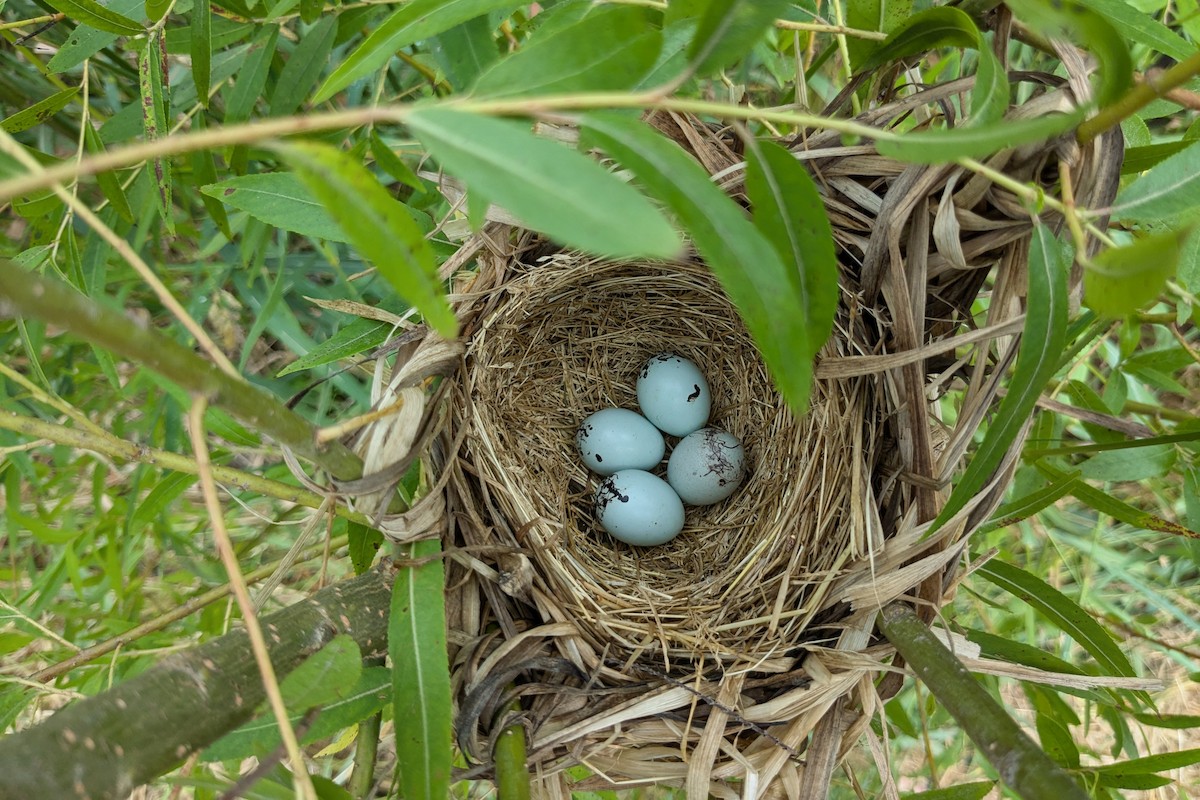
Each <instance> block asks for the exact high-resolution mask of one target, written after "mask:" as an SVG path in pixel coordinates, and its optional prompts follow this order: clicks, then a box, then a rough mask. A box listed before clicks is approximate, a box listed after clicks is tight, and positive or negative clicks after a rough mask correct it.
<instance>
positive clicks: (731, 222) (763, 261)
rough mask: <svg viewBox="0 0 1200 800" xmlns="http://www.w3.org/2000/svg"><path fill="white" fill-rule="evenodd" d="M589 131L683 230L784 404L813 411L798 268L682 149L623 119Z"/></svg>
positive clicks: (595, 118) (586, 124) (593, 121)
mask: <svg viewBox="0 0 1200 800" xmlns="http://www.w3.org/2000/svg"><path fill="white" fill-rule="evenodd" d="M582 127H583V130H584V132H585V134H586V135H587V136H588V137H590V139H591V140H592V141H593V142H596V143H597V144H599V146H600V147H602V148H603V149H605V150H607V151H608V153H609V154H610V155H612V156H614V157H615V158H616V159H617V160H618V161H620V162H621V163H622V164H623V165H624V166H626V167H627V168H629V169H630V170H631V171H632V172H633V173H634V174H635V175H636V176H637V178H638V180H639V181H640V182H641V183H642V184H643V185H644V186H645V187H646V188H647V189H648V190H649V191H650V192H651V194H653V195H654V196H656V197H657V198H658V199H659V200H661V201H662V202H664V203H665V204H666V205H667V206H668V207H669V208H670V209H671V210H672V211H673V212H674V213H675V215H676V216H677V217H678V218H679V220H680V222H682V223H683V226H684V228H685V230H687V232H688V234H689V235H690V236H691V237H692V239H693V241H694V243H695V246H696V250H697V251H698V252H699V253H700V255H701V257H703V258H704V260H705V262H706V263H707V264H708V266H709V268H710V269H711V270H712V271H713V273H714V274H715V275H716V276H717V278H718V279H719V280H720V282H721V285H722V286H723V287H724V289H725V292H726V294H728V295H729V299H730V300H732V301H733V304H734V305H735V306H736V307H737V309H738V313H739V314H741V316H742V319H743V320H745V322H746V326H747V327H748V328H749V330H750V333H751V335H752V336H753V337H754V340H755V342H756V343H757V345H758V348H759V350H760V352H761V353H762V355H763V359H764V361H765V362H766V364H767V367H768V369H770V370H771V374H772V376H773V377H774V379H775V383H776V385H777V386H778V387H779V390H780V392H781V394H782V395H783V397H784V399H785V400H786V401H787V402H788V404H789V405H790V406H791V408H792V409H793V410H794V411H796V412H797V413H800V412H802V411H803V410H804V409H805V408H807V405H808V392H809V388H810V386H811V383H812V360H811V353H812V349H813V348H812V346H811V344H810V343H809V340H808V324H807V322H806V321H805V319H804V318H803V314H802V309H803V308H804V299H803V297H802V295H801V289H800V285H799V279H798V276H797V275H796V271H795V269H794V268H792V267H790V266H784V263H783V262H782V261H780V259H779V256H778V255H777V253H776V251H775V248H773V247H772V246H771V243H770V242H768V241H767V239H766V237H764V236H763V235H762V234H761V233H759V231H758V230H757V229H756V228H755V227H754V225H752V224H751V223H750V221H749V220H747V219H746V216H745V214H744V213H743V211H742V209H741V208H740V207H738V206H737V204H736V203H734V202H733V200H731V199H730V198H729V197H728V196H727V195H726V194H725V193H724V192H722V191H721V190H720V189H718V188H717V187H716V186H715V185H714V184H713V183H712V181H710V180H709V176H708V175H707V174H706V173H705V172H704V170H703V169H702V168H701V167H700V165H699V164H697V163H696V162H695V161H694V160H693V159H692V158H691V157H690V156H688V155H687V154H686V153H685V152H684V151H683V150H682V149H681V148H680V147H679V146H678V145H677V144H675V143H674V142H671V141H669V140H668V139H666V138H664V137H663V136H661V135H659V134H658V133H656V132H655V131H654V130H653V129H651V128H650V127H648V126H647V125H645V124H643V123H641V122H638V121H636V120H631V119H629V118H627V117H625V116H622V115H619V114H612V113H608V114H592V115H588V116H587V117H585V118H584V120H583V125H582Z"/></svg>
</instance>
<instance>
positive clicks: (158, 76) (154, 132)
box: [138, 30, 175, 232]
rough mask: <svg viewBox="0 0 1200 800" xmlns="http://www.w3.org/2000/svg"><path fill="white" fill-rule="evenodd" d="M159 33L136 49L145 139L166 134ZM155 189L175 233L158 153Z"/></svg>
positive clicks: (166, 165)
mask: <svg viewBox="0 0 1200 800" xmlns="http://www.w3.org/2000/svg"><path fill="white" fill-rule="evenodd" d="M162 45H163V40H162V32H161V31H157V30H156V31H155V32H153V33H151V34H150V36H149V37H148V38H147V39H146V41H145V43H144V44H143V46H142V49H141V50H140V51H139V52H138V87H139V89H140V90H141V101H142V129H143V130H144V132H145V134H146V139H147V140H148V141H154V140H155V139H158V138H160V137H163V136H166V135H167V134H168V133H169V131H168V130H167V118H168V117H169V116H170V105H169V104H170V89H169V87H168V86H167V85H166V80H167V72H166V64H165V63H163V55H164V52H163V46H162ZM150 164H151V172H152V173H153V175H154V185H155V187H156V189H157V191H156V192H155V194H154V196H155V198H156V199H157V201H158V213H159V216H160V217H162V220H163V223H164V224H165V225H166V226H167V230H168V231H171V232H174V230H175V219H174V216H173V215H172V213H171V184H172V180H171V160H170V159H169V158H164V157H162V156H159V157H157V158H154V159H152V160H151V162H150Z"/></svg>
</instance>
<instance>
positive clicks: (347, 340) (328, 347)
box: [276, 319, 396, 524]
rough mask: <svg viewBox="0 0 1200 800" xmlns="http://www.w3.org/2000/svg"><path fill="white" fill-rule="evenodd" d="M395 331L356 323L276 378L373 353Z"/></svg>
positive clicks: (385, 326)
mask: <svg viewBox="0 0 1200 800" xmlns="http://www.w3.org/2000/svg"><path fill="white" fill-rule="evenodd" d="M395 329H396V326H395V325H392V324H390V323H387V322H380V321H378V320H373V319H356V320H354V322H351V323H350V324H349V325H347V326H345V327H344V328H341V329H339V330H338V332H337V333H335V334H334V335H333V336H330V337H329V338H328V339H326V340H325V341H324V342H321V343H320V344H319V345H317V346H316V347H314V348H313V349H312V350H309V351H308V352H307V353H305V354H304V355H302V356H301V357H300V358H298V359H296V360H295V361H293V362H292V363H291V364H288V365H287V366H286V367H284V368H283V369H281V370H280V371H279V374H278V375H277V376H276V377H280V378H282V377H283V376H284V375H290V374H292V373H293V372H301V371H303V370H306V369H312V368H313V367H320V366H323V365H325V364H331V363H333V362H334V361H340V360H341V359H343V358H351V357H352V356H356V355H358V354H359V353H365V352H367V351H368V350H373V349H374V348H376V347H378V346H379V345H381V344H383V343H384V342H386V341H387V338H388V336H389V335H390V334H391V333H392V331H394V330H395ZM351 524H353V523H351Z"/></svg>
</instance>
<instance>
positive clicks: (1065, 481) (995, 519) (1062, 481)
mask: <svg viewBox="0 0 1200 800" xmlns="http://www.w3.org/2000/svg"><path fill="white" fill-rule="evenodd" d="M1078 481H1079V470H1072V471H1071V472H1069V473H1066V474H1064V475H1063V476H1062V477H1061V478H1059V479H1058V480H1054V481H1051V482H1050V483H1048V484H1046V485H1045V486H1043V487H1042V488H1040V489H1038V490H1037V491H1034V492H1030V493H1029V494H1027V495H1024V496H1022V497H1018V498H1014V499H1012V500H1009V501H1008V502H1007V503H1004V504H1003V505H1002V506H1000V507H999V508H997V509H996V511H995V513H994V514H992V518H991V519H990V520H988V523H987V524H986V525H984V526H983V528H982V529H981V531H982V532H987V531H994V530H998V529H1000V528H1006V527H1008V526H1009V525H1015V524H1016V523H1018V522H1020V521H1021V520H1023V519H1028V518H1029V517H1032V516H1033V515H1034V514H1036V513H1038V512H1039V511H1041V510H1043V509H1045V508H1048V507H1049V506H1050V505H1051V504H1052V503H1054V502H1056V501H1057V500H1060V499H1061V498H1063V497H1066V496H1067V495H1068V494H1070V493H1071V492H1073V491H1074V490H1075V486H1076V484H1077V483H1078Z"/></svg>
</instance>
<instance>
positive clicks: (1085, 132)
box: [1075, 53, 1200, 143]
mask: <svg viewBox="0 0 1200 800" xmlns="http://www.w3.org/2000/svg"><path fill="white" fill-rule="evenodd" d="M1196 75H1200V53H1195V54H1193V55H1192V56H1189V57H1188V58H1186V59H1184V60H1183V61H1180V62H1179V63H1178V64H1176V65H1175V66H1173V67H1171V68H1170V69H1168V70H1166V71H1165V72H1163V73H1162V74H1161V75H1159V76H1158V77H1156V78H1147V79H1146V82H1145V83H1139V84H1138V85H1137V86H1134V87H1133V88H1132V89H1130V90H1129V91H1128V92H1126V93H1125V96H1124V97H1122V98H1121V99H1119V100H1117V102H1115V103H1113V104H1112V105H1110V106H1105V107H1104V108H1102V109H1100V110H1099V111H1098V112H1097V113H1096V116H1094V117H1092V118H1091V119H1089V120H1085V121H1084V122H1083V123H1082V124H1081V125H1080V126H1079V128H1078V129H1077V130H1076V131H1075V138H1076V140H1077V141H1079V142H1080V143H1086V142H1090V141H1091V140H1092V139H1095V138H1096V137H1097V136H1099V135H1100V134H1101V133H1104V131H1106V130H1108V129H1109V128H1113V127H1116V126H1117V125H1120V124H1121V121H1122V120H1125V119H1127V118H1129V117H1132V116H1133V115H1134V114H1136V113H1137V112H1138V110H1139V109H1141V108H1142V107H1144V106H1146V105H1148V104H1149V103H1151V102H1153V101H1154V100H1157V99H1158V98H1160V97H1162V96H1163V95H1164V94H1166V93H1167V92H1169V91H1171V90H1172V89H1174V88H1176V87H1177V86H1181V85H1183V84H1184V83H1185V82H1187V81H1188V80H1191V79H1192V78H1194V77H1195V76H1196Z"/></svg>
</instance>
